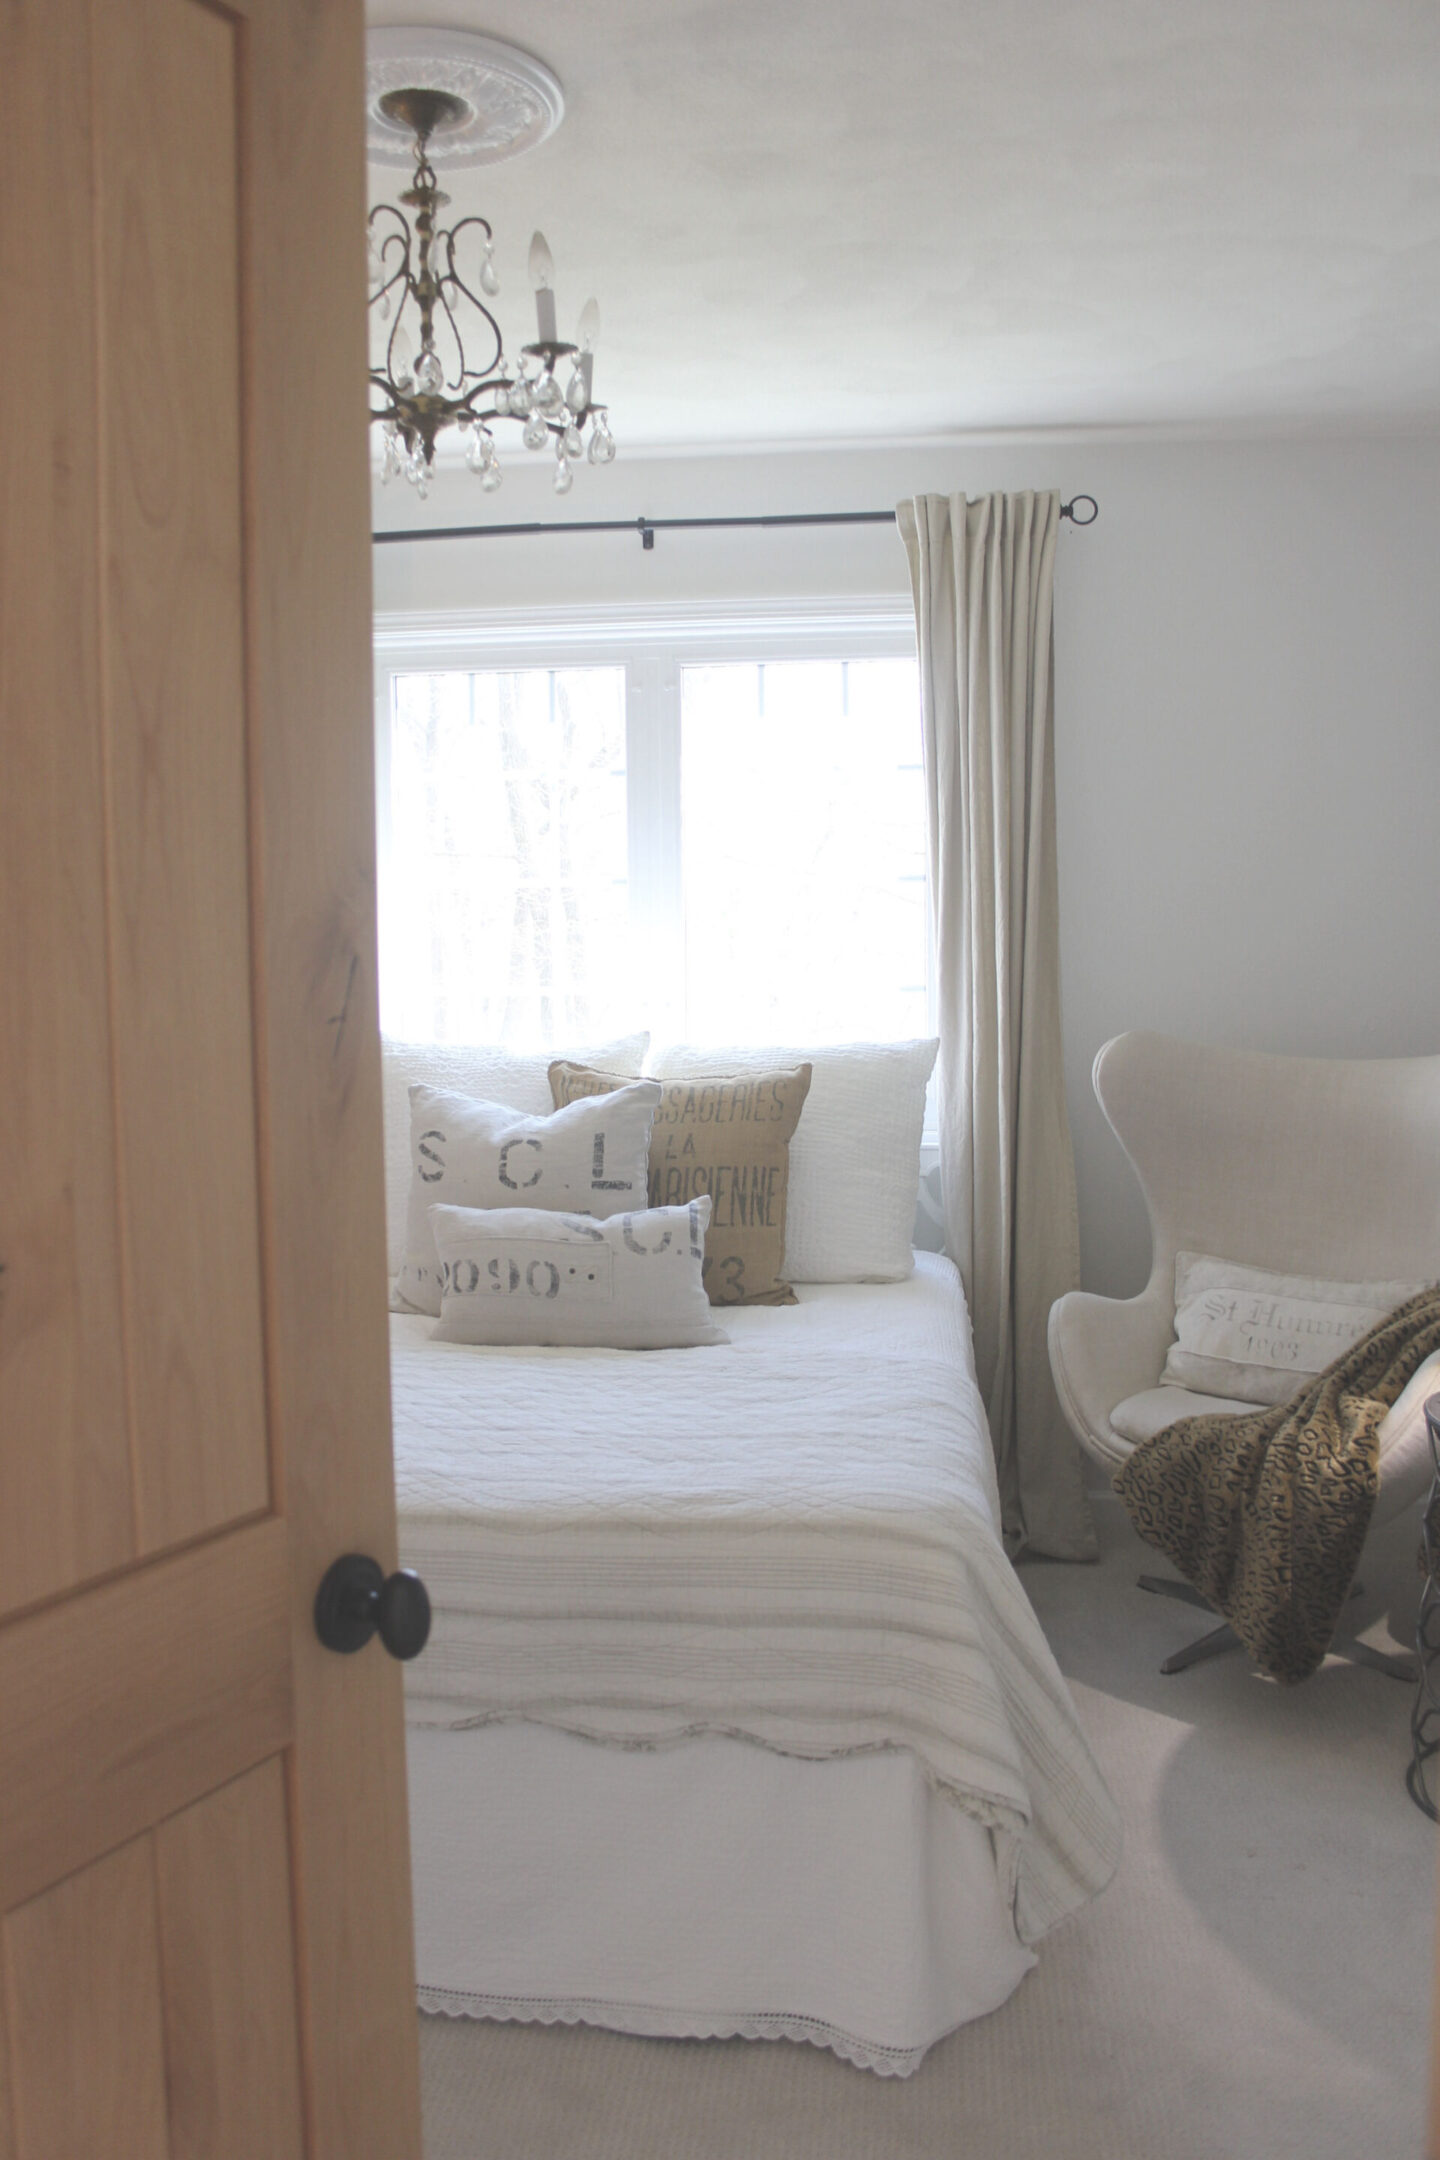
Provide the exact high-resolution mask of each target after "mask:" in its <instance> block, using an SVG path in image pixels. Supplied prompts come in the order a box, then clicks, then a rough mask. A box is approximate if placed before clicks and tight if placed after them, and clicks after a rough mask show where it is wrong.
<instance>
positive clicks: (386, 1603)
mask: <svg viewBox="0 0 1440 2160" xmlns="http://www.w3.org/2000/svg"><path fill="white" fill-rule="evenodd" d="M315 1633H316V1634H317V1635H318V1636H319V1638H320V1640H321V1642H322V1643H324V1645H325V1647H326V1649H327V1650H339V1651H342V1652H345V1653H348V1652H350V1651H352V1650H363V1649H364V1647H365V1645H366V1643H368V1642H369V1640H370V1638H371V1636H372V1635H377V1634H378V1636H379V1637H380V1640H381V1642H382V1643H384V1645H385V1648H386V1649H387V1650H388V1651H389V1653H390V1655H391V1657H394V1658H413V1657H419V1655H420V1652H421V1651H422V1650H423V1649H424V1647H425V1645H426V1643H427V1641H428V1640H429V1637H430V1593H429V1592H428V1590H427V1589H426V1588H425V1585H424V1583H423V1582H421V1580H420V1577H419V1576H418V1575H416V1574H415V1573H414V1572H413V1570H412V1569H410V1568H400V1569H398V1570H397V1571H396V1573H395V1574H393V1575H387V1574H386V1573H385V1570H384V1569H383V1568H382V1567H381V1565H380V1563H379V1561H378V1560H372V1559H371V1558H370V1557H369V1555H368V1554H367V1553H346V1554H344V1555H343V1557H342V1558H341V1559H339V1560H337V1561H335V1563H334V1565H333V1566H331V1567H329V1568H327V1569H326V1571H325V1579H324V1581H323V1582H322V1583H321V1585H320V1588H319V1589H318V1590H317V1591H316V1593H315Z"/></svg>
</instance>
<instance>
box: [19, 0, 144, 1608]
mask: <svg viewBox="0 0 1440 2160" xmlns="http://www.w3.org/2000/svg"><path fill="white" fill-rule="evenodd" d="M0 73H3V79H4V80H5V81H6V82H10V83H21V82H25V83H34V84H35V85H37V90H36V93H35V94H34V95H29V94H26V95H23V96H20V97H18V98H17V99H16V100H15V107H14V110H13V112H12V114H11V123H12V124H11V125H10V126H8V127H6V128H5V129H3V130H0V199H3V201H4V202H5V203H6V204H7V205H11V206H17V205H21V204H23V203H25V202H26V201H27V200H29V199H33V196H34V190H35V185H36V176H37V175H39V174H43V175H44V183H45V192H44V206H43V211H42V210H41V209H40V207H39V206H38V204H37V206H36V210H35V214H34V215H26V214H23V213H22V212H20V211H19V210H18V209H16V208H14V207H12V208H11V209H10V210H8V211H7V214H6V215H5V216H4V218H3V219H0V272H3V277H4V283H5V289H6V291H8V292H12V293H22V294H23V295H24V296H25V298H24V306H25V311H26V316H27V324H26V331H25V335H24V336H23V337H15V338H12V339H11V340H10V341H9V351H8V353H7V365H8V369H9V381H10V390H11V395H12V396H13V398H14V400H15V404H14V411H15V413H16V414H17V415H23V422H22V421H17V424H16V425H14V426H12V427H10V428H9V429H8V430H7V432H6V441H5V455H4V457H3V458H0V711H3V715H4V748H3V757H0V937H3V951H4V961H3V965H0V1046H3V1054H4V1086H3V1087H0V1613H3V1612H6V1611H12V1610H15V1609H16V1608H18V1607H21V1606H25V1605H29V1604H32V1603H33V1602H34V1601H35V1600H36V1599H38V1598H41V1597H47V1596H51V1595H54V1594H56V1593H58V1592H59V1591H62V1590H64V1589H66V1588H67V1587H68V1586H69V1585H70V1584H72V1583H76V1582H81V1581H84V1580H86V1579H87V1578H88V1577H90V1576H92V1575H94V1574H98V1573H101V1572H104V1571H106V1570H108V1569H111V1568H114V1567H117V1566H119V1565H120V1564H121V1562H123V1561H124V1560H126V1559H127V1558H128V1557H129V1555H130V1553H131V1551H132V1549H133V1533H132V1523H131V1514H130V1464H129V1443H128V1437H127V1424H126V1405H125V1375H124V1357H123V1347H122V1298H121V1286H120V1272H119V1248H118V1229H117V1220H116V1208H115V1193H114V1154H115V1151H114V1120H113V1109H112V1100H111V1086H110V1030H109V1017H108V1005H109V997H108V986H107V953H106V934H105V932H106V892H105V870H106V856H105V775H104V769H103V763H102V736H101V731H100V727H99V724H98V706H99V678H100V659H99V639H98V607H97V567H96V565H97V549H96V521H97V518H98V514H99V513H98V488H97V480H96V468H97V464H98V454H99V453H98V420H97V409H96V394H95V368H96V362H95V309H94V296H93V289H92V254H93V246H92V221H91V207H90V199H91V146H90V142H89V138H88V132H87V126H86V116H87V112H88V106H89V94H90V84H89V52H88V47H87V45H86V43H85V41H84V40H83V39H77V37H76V35H75V25H74V21H73V15H72V13H71V12H70V11H67V10H66V9H64V8H59V7H56V8H45V7H28V8H21V7H7V8H5V9H4V11H3V14H0ZM41 83H49V84H52V85H57V84H62V83H63V84H64V85H65V91H64V94H63V95H61V96H58V97H55V96H51V97H46V96H43V95H41V94H39V90H38V85H39V84H41Z"/></svg>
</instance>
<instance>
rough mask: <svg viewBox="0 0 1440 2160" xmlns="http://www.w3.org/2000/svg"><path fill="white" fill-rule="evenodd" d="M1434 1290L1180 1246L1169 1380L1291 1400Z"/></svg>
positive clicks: (1247, 1396)
mask: <svg viewBox="0 0 1440 2160" xmlns="http://www.w3.org/2000/svg"><path fill="white" fill-rule="evenodd" d="M1424 1288H1425V1285H1424V1284H1423V1283H1418V1282H1369V1283H1344V1282H1319V1281H1317V1280H1316V1279H1315V1278H1314V1277H1312V1276H1308V1275H1272V1274H1271V1273H1269V1272H1268V1271H1267V1270H1266V1269H1265V1268H1252V1267H1241V1266H1240V1265H1239V1264H1238V1263H1237V1262H1236V1261H1234V1260H1217V1259H1215V1258H1214V1257H1213V1256H1212V1255H1210V1254H1208V1253H1191V1252H1181V1253H1177V1254H1176V1255H1175V1338H1176V1339H1175V1341H1174V1342H1173V1343H1172V1344H1171V1346H1170V1350H1169V1353H1168V1355H1167V1356H1166V1359H1165V1370H1164V1372H1162V1373H1161V1375H1160V1382H1161V1385H1162V1386H1163V1387H1182V1388H1194V1389H1195V1390H1197V1391H1198V1392H1199V1393H1200V1394H1202V1395H1225V1396H1228V1397H1230V1398H1231V1399H1232V1400H1235V1399H1238V1400H1239V1401H1241V1402H1246V1403H1285V1402H1289V1401H1290V1399H1291V1397H1292V1396H1294V1395H1297V1394H1298V1393H1299V1392H1300V1390H1301V1388H1302V1387H1304V1385H1305V1384H1306V1382H1307V1381H1309V1380H1313V1379H1314V1378H1315V1375H1316V1374H1317V1373H1322V1372H1324V1370H1325V1368H1326V1366H1327V1365H1331V1364H1333V1363H1334V1361H1335V1359H1336V1358H1337V1357H1339V1355H1340V1353H1341V1351H1342V1350H1348V1349H1349V1348H1350V1345H1351V1344H1352V1343H1355V1342H1358V1341H1359V1340H1360V1337H1361V1336H1362V1335H1368V1333H1369V1332H1370V1330H1371V1328H1372V1327H1375V1326H1376V1325H1377V1324H1378V1323H1379V1322H1380V1321H1381V1320H1383V1319H1384V1318H1385V1316H1386V1314H1387V1313H1392V1312H1394V1310H1395V1308H1396V1306H1397V1305H1403V1304H1404V1303H1405V1302H1406V1300H1407V1299H1408V1298H1412V1297H1414V1296H1415V1295H1416V1294H1417V1292H1419V1291H1421V1290H1423V1289H1424ZM1112 1423H1113V1418H1112Z"/></svg>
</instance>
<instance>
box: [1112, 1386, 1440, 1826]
mask: <svg viewBox="0 0 1440 2160" xmlns="http://www.w3.org/2000/svg"><path fill="white" fill-rule="evenodd" d="M1435 1407H1436V1412H1437V1415H1440V1395H1437V1396H1436V1397H1435ZM1430 1445H1431V1447H1432V1449H1434V1448H1435V1447H1436V1446H1437V1445H1440V1443H1437V1441H1436V1438H1435V1429H1434V1427H1433V1426H1432V1427H1431V1436H1430ZM1436 1480H1437V1483H1436V1490H1435V1491H1432V1493H1431V1503H1430V1504H1431V1512H1432V1514H1434V1515H1435V1552H1436V1557H1437V1558H1440V1501H1437V1498H1436V1493H1437V1492H1440V1458H1437V1465H1436ZM1426 1520H1427V1522H1428V1521H1429V1520H1430V1517H1429V1516H1427V1517H1426ZM1136 1580H1137V1581H1138V1583H1139V1586H1140V1588H1141V1589H1142V1590H1149V1591H1151V1592H1153V1594H1154V1595H1155V1596H1156V1597H1169V1598H1178V1599H1179V1601H1180V1603H1181V1604H1182V1605H1198V1606H1199V1608H1200V1610H1201V1612H1208V1613H1213V1612H1214V1610H1215V1607H1214V1606H1213V1605H1212V1604H1211V1603H1210V1600H1209V1598H1207V1597H1205V1596H1203V1595H1202V1594H1201V1592H1200V1591H1198V1590H1197V1589H1196V1588H1195V1586H1194V1584H1193V1583H1188V1582H1182V1581H1180V1579H1179V1578H1178V1577H1177V1576H1174V1575H1140V1576H1137V1578H1136ZM1429 1589H1430V1591H1431V1593H1432V1596H1433V1604H1434V1614H1435V1618H1434V1629H1435V1638H1436V1639H1435V1645H1434V1649H1433V1650H1432V1652H1431V1656H1432V1658H1433V1659H1434V1661H1435V1671H1434V1673H1433V1676H1432V1677H1433V1679H1434V1680H1435V1682H1436V1685H1437V1693H1436V1695H1434V1696H1433V1697H1432V1698H1431V1700H1432V1716H1433V1720H1434V1725H1433V1736H1432V1737H1431V1739H1430V1741H1429V1746H1428V1753H1427V1757H1426V1759H1427V1761H1428V1759H1429V1756H1430V1755H1435V1754H1440V1588H1437V1586H1436V1584H1435V1578H1434V1575H1433V1574H1432V1576H1431V1579H1430V1584H1429ZM1364 1594H1365V1585H1364V1584H1363V1583H1358V1582H1357V1583H1352V1584H1351V1585H1350V1597H1351V1599H1352V1601H1353V1600H1354V1599H1355V1598H1358V1597H1363V1596H1364ZM1420 1610H1421V1614H1422V1617H1423V1615H1424V1612H1425V1607H1424V1604H1423V1603H1422V1605H1421V1608H1420ZM1239 1647H1240V1638H1239V1636H1238V1635H1237V1634H1236V1633H1235V1630H1234V1628H1232V1627H1231V1626H1230V1625H1229V1624H1228V1623H1225V1624H1223V1625H1222V1626H1220V1627H1217V1628H1212V1629H1211V1630H1210V1633H1209V1634H1208V1635H1197V1636H1196V1638H1195V1640H1194V1642H1191V1643H1186V1645H1185V1647H1184V1649H1183V1650H1177V1651H1176V1652H1175V1653H1174V1655H1173V1656H1171V1657H1168V1658H1166V1660H1165V1662H1164V1664H1163V1665H1162V1666H1161V1667H1160V1670H1161V1672H1162V1673H1177V1672H1184V1671H1185V1669H1186V1667H1187V1666H1190V1665H1199V1664H1200V1663H1201V1662H1202V1661H1203V1660H1204V1659H1205V1658H1212V1657H1221V1656H1223V1654H1224V1652H1225V1651H1227V1650H1238V1649H1239ZM1330 1647H1331V1649H1332V1650H1334V1651H1335V1652H1336V1653H1337V1654H1338V1655H1339V1656H1340V1657H1346V1658H1349V1660H1350V1662H1351V1664H1352V1665H1368V1666H1369V1667H1370V1668H1371V1670H1372V1671H1374V1672H1382V1673H1385V1674H1386V1675H1388V1677H1389V1678H1390V1679H1391V1680H1403V1681H1404V1682H1405V1684H1406V1686H1407V1687H1408V1686H1413V1684H1414V1682H1415V1680H1416V1678H1417V1673H1418V1668H1417V1666H1416V1663H1415V1660H1414V1659H1413V1658H1411V1657H1406V1656H1405V1655H1404V1654H1403V1653H1401V1654H1399V1655H1397V1654H1396V1653H1395V1652H1394V1651H1391V1650H1375V1649H1372V1647H1371V1645H1370V1644H1369V1643H1367V1642H1361V1641H1360V1639H1359V1637H1358V1636H1355V1635H1337V1636H1336V1637H1335V1640H1334V1642H1333V1643H1332V1644H1331V1646H1330ZM1412 1723H1413V1720H1412ZM1412 1768H1413V1765H1412ZM1411 1797H1412V1798H1413V1797H1414V1788H1413V1787H1412V1788H1411ZM1416 1805H1417V1806H1419V1807H1423V1806H1424V1805H1425V1802H1424V1801H1416ZM1429 1812H1431V1813H1433V1812H1434V1811H1433V1809H1432V1810H1430V1811H1429Z"/></svg>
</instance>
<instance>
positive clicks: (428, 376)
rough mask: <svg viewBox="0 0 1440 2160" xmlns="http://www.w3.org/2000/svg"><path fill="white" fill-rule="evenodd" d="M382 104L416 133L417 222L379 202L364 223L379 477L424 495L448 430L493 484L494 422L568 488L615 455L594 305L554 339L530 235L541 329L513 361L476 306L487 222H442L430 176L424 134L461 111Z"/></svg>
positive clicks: (416, 99) (496, 459) (546, 261)
mask: <svg viewBox="0 0 1440 2160" xmlns="http://www.w3.org/2000/svg"><path fill="white" fill-rule="evenodd" d="M378 111H379V112H380V113H381V114H382V115H383V116H384V118H385V119H386V120H388V121H389V122H390V123H391V124H392V125H396V124H398V125H400V126H403V127H405V128H406V129H408V130H409V131H410V132H411V133H412V134H413V136H414V138H415V149H414V155H415V173H414V178H413V179H412V181H411V184H410V186H409V187H408V188H407V189H406V190H405V192H404V194H403V195H401V197H400V201H401V202H402V203H403V204H404V205H405V208H406V209H407V210H409V211H411V212H412V213H413V217H407V216H406V215H405V211H404V210H400V209H397V208H396V206H395V205H394V204H393V203H388V202H381V203H377V204H376V206H375V208H374V209H373V210H372V211H371V212H370V219H369V240H370V306H371V309H372V310H373V312H374V315H375V317H376V319H377V321H378V322H379V323H380V324H381V325H383V326H387V327H384V328H382V329H381V332H380V339H377V341H376V342H377V346H378V344H379V343H380V342H381V340H383V354H382V356H381V359H380V364H379V365H372V367H371V370H370V384H371V405H370V417H371V420H372V421H374V422H376V423H378V424H379V426H380V428H381V429H382V432H383V437H384V445H385V450H384V464H383V467H382V470H381V478H382V479H384V480H387V481H388V480H391V479H393V478H394V476H395V475H396V474H397V473H402V474H403V475H404V477H405V478H406V479H407V480H409V481H410V482H411V483H412V484H413V486H414V487H415V488H416V489H417V490H418V492H419V493H420V494H421V495H422V496H424V495H426V494H428V492H429V487H430V482H431V480H432V479H433V478H434V476H435V444H436V440H437V438H438V437H439V436H440V434H441V433H442V431H443V430H444V429H446V428H454V429H455V430H456V431H457V433H458V435H459V436H460V438H461V439H462V441H463V444H464V451H465V462H466V464H467V465H468V466H469V467H470V469H471V471H472V472H476V473H478V474H479V476H480V485H481V487H483V488H485V489H487V490H493V489H495V488H497V487H499V485H500V477H501V476H500V456H499V451H498V449H497V447H496V442H495V437H494V436H493V434H492V433H491V431H490V424H491V422H492V421H494V420H515V421H518V422H519V423H520V425H521V429H522V434H521V440H522V442H523V443H524V445H525V447H526V449H527V450H546V449H553V452H554V456H555V492H556V494H557V495H565V494H568V493H569V490H570V488H571V487H572V485H573V484H574V477H575V461H576V460H577V459H578V458H581V457H588V459H589V461H590V463H591V464H592V465H608V464H609V462H610V460H611V459H612V458H613V457H614V455H615V438H614V436H613V435H612V434H611V433H610V427H609V421H608V417H607V413H606V408H605V407H604V406H603V405H597V404H596V403H595V402H594V398H593V394H592V392H593V378H594V371H595V345H596V340H597V338H598V335H599V329H600V310H599V308H598V307H597V306H596V304H595V302H594V301H593V300H587V301H586V303H585V305H584V307H583V308H582V310H581V313H580V321H579V325H578V327H577V329H576V333H575V342H574V343H573V344H570V343H567V342H566V341H565V340H564V339H562V338H561V337H560V335H559V333H558V329H557V326H556V313H555V290H554V276H555V265H554V262H553V260H552V257H551V254H550V250H549V248H548V247H547V246H546V244H545V236H544V234H543V233H538V232H537V233H536V234H535V237H534V238H533V239H532V241H531V242H530V282H531V284H532V285H533V286H534V289H535V315H536V337H535V340H534V342H533V344H530V345H526V346H525V347H524V348H523V350H522V351H521V354H520V357H519V360H518V361H517V362H513V363H512V362H511V361H508V360H507V359H506V357H505V351H504V342H503V340H502V338H501V334H500V325H499V324H498V323H497V322H496V320H495V317H494V316H493V315H492V314H491V312H490V309H489V308H488V307H487V306H486V304H485V299H493V298H494V297H495V295H496V294H497V293H498V292H499V290H500V281H499V279H498V277H497V276H496V274H495V262H494V256H493V252H492V234H491V229H490V225H489V222H488V220H487V219H485V218H483V217H462V218H460V219H458V220H457V221H456V223H455V224H454V225H450V226H443V225H441V224H439V223H438V222H437V212H439V211H441V210H443V208H444V207H445V205H446V204H447V203H448V202H449V200H450V198H449V196H448V195H446V194H444V193H443V192H442V190H441V188H440V186H439V184H438V183H437V181H436V178H435V171H434V168H433V166H432V165H431V163H430V157H429V147H430V138H431V136H432V135H433V134H434V133H435V131H436V129H437V128H439V129H442V130H443V129H445V128H446V127H450V126H454V125H456V124H457V123H459V122H460V121H462V120H463V119H465V118H466V117H467V114H468V108H467V106H466V105H465V103H464V102H463V101H462V100H461V99H459V98H457V97H453V96H451V95H450V94H449V93H448V92H447V91H444V90H438V89H398V90H391V91H389V92H387V93H386V94H385V95H384V96H383V97H381V98H380V99H379V101H378ZM477 288H478V290H477ZM482 294H483V295H485V298H484V299H482V297H481V295H482ZM587 430H588V433H587Z"/></svg>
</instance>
